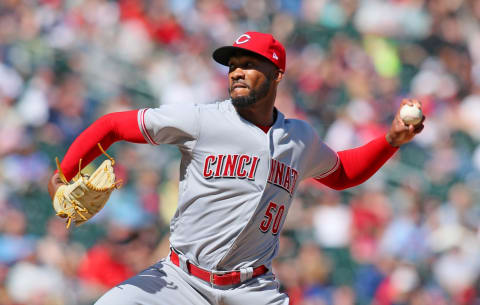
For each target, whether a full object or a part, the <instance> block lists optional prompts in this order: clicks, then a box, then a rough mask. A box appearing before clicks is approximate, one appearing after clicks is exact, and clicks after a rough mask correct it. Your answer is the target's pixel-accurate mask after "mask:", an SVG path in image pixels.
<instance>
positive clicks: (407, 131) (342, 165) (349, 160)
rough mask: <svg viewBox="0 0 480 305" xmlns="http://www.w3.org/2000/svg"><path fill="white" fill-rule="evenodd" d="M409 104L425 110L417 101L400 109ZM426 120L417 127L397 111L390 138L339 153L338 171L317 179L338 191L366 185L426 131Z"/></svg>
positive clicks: (410, 102) (381, 138) (405, 101)
mask: <svg viewBox="0 0 480 305" xmlns="http://www.w3.org/2000/svg"><path fill="white" fill-rule="evenodd" d="M405 104H409V105H414V104H415V105H417V106H419V107H421V105H420V102H418V101H416V100H404V101H402V104H401V105H400V108H401V106H403V105H405ZM400 108H399V109H400ZM424 120H425V117H423V118H422V120H421V122H420V123H419V124H417V125H415V126H413V125H406V124H405V123H404V122H403V121H402V120H401V118H400V113H399V111H397V113H396V115H395V118H394V119H393V122H392V124H391V126H390V130H389V131H388V133H387V134H386V135H384V136H381V137H379V138H377V139H374V140H373V141H371V142H369V143H367V144H365V145H363V146H360V147H357V148H353V149H348V150H344V151H340V152H338V162H339V165H338V167H337V169H336V170H335V171H333V172H332V173H330V174H329V175H328V176H326V177H322V178H316V179H315V180H317V181H318V182H320V183H322V184H324V185H326V186H328V187H331V188H333V189H336V190H343V189H346V188H349V187H353V186H356V185H359V184H361V183H363V182H365V181H366V180H367V179H368V178H370V177H371V176H373V174H375V173H376V172H377V171H378V170H379V169H380V168H381V167H382V165H383V164H385V162H387V161H388V159H390V158H391V157H392V156H393V155H394V154H395V152H396V151H397V150H398V148H399V147H400V146H401V145H403V144H405V143H408V142H410V141H411V140H412V139H413V138H414V137H415V135H417V134H418V133H420V132H421V131H422V130H423V128H424V125H423V122H424Z"/></svg>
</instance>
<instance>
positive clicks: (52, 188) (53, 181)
mask: <svg viewBox="0 0 480 305" xmlns="http://www.w3.org/2000/svg"><path fill="white" fill-rule="evenodd" d="M63 184H64V183H63V182H62V180H61V179H60V175H59V174H58V172H55V173H53V175H52V177H50V181H49V182H48V194H50V197H51V198H52V200H53V197H55V193H56V192H57V189H58V188H59V187H60V186H61V185H63Z"/></svg>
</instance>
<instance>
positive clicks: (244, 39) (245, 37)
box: [235, 34, 252, 44]
mask: <svg viewBox="0 0 480 305" xmlns="http://www.w3.org/2000/svg"><path fill="white" fill-rule="evenodd" d="M251 38H252V37H250V35H248V34H242V35H241V36H240V37H238V38H237V40H235V43H236V44H242V43H245V42H247V41H249V40H250V39H251Z"/></svg>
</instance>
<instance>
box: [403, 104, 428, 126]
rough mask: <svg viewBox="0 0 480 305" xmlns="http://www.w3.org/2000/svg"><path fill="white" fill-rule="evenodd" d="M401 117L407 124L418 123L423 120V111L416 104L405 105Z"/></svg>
mask: <svg viewBox="0 0 480 305" xmlns="http://www.w3.org/2000/svg"><path fill="white" fill-rule="evenodd" d="M400 118H401V119H402V121H403V122H404V123H405V124H406V125H416V124H418V123H420V122H421V121H422V118H423V113H422V110H421V109H420V108H419V107H418V106H416V105H413V106H410V105H403V106H402V108H401V109H400Z"/></svg>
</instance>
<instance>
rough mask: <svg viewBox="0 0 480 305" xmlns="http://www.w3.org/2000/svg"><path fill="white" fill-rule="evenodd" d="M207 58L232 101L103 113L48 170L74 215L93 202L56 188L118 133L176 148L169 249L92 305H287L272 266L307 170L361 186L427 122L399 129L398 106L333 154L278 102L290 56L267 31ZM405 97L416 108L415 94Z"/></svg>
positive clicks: (337, 184) (67, 213)
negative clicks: (374, 129) (221, 73)
mask: <svg viewBox="0 0 480 305" xmlns="http://www.w3.org/2000/svg"><path fill="white" fill-rule="evenodd" d="M213 59H214V60H215V61H217V62H218V63H220V64H222V65H226V66H228V68H229V70H228V82H229V93H230V99H228V100H225V101H222V102H217V103H214V104H207V105H188V106H186V105H181V106H176V105H165V106H160V107H159V108H155V109H141V110H134V111H126V112H118V113H111V114H108V115H105V116H103V117H101V118H100V119H98V120H97V121H96V122H94V123H93V124H92V125H91V126H90V127H89V128H87V129H86V130H85V131H84V132H83V133H82V134H81V135H80V136H79V137H78V138H77V139H76V140H75V141H74V143H73V144H72V145H71V147H70V148H69V150H68V152H67V154H66V155H65V157H64V159H63V161H62V163H61V164H60V165H59V169H60V171H59V172H56V173H55V174H54V175H52V178H51V180H50V183H49V192H50V194H51V196H52V198H54V199H55V196H57V199H56V200H57V205H56V206H55V207H56V210H57V212H59V210H61V211H60V212H59V216H62V217H67V218H68V219H69V220H72V219H73V221H74V222H75V223H77V222H78V223H81V222H84V221H86V220H88V218H89V217H91V216H93V215H94V213H95V212H96V210H95V211H93V212H91V213H90V212H89V209H88V208H86V207H85V205H83V204H82V194H83V193H82V192H80V195H79V194H77V193H78V192H77V193H75V192H76V190H78V189H79V188H80V187H79V186H76V187H70V188H71V189H72V190H70V191H68V190H64V191H63V192H59V191H57V190H58V189H59V188H62V187H63V188H64V189H65V188H66V187H69V186H70V185H71V184H68V181H70V180H71V179H72V178H73V177H74V176H75V175H77V173H78V171H79V167H80V168H81V167H83V166H84V165H87V164H88V163H90V162H91V161H92V160H93V159H95V158H96V157H97V156H99V155H100V154H101V153H102V147H103V149H105V150H106V149H107V148H108V147H109V146H110V145H111V144H112V143H114V142H116V141H120V140H123V141H129V142H134V143H148V144H151V145H160V144H171V145H176V146H177V147H178V149H179V150H180V152H181V154H182V160H181V165H180V181H179V183H180V185H179V192H180V193H179V200H178V207H177V210H176V213H175V215H174V216H173V218H172V220H171V224H170V231H171V235H170V245H171V251H170V254H169V255H168V257H166V258H163V259H161V260H160V261H159V262H158V263H156V264H155V265H153V266H151V267H150V268H148V269H146V270H145V271H142V272H141V273H139V274H138V275H136V276H134V277H133V278H131V279H128V280H126V281H125V282H123V283H121V284H119V285H118V286H116V287H114V288H112V289H111V290H110V291H108V292H107V293H106V294H105V295H103V296H102V297H101V298H100V299H99V300H98V301H97V303H96V304H97V305H107V304H116V305H134V304H144V305H160V304H162V305H164V304H172V305H179V304H185V305H190V304H228V305H245V304H251V305H253V304H271V305H273V304H288V302H289V301H288V296H287V295H285V294H283V293H281V292H279V284H278V282H277V281H276V280H275V276H274V274H273V273H272V270H271V262H272V259H273V258H274V257H275V255H276V254H277V251H278V237H279V234H280V232H281V230H282V226H283V223H284V221H285V218H286V216H287V213H288V210H289V209H290V205H291V203H292V198H293V196H294V195H295V192H296V190H297V188H298V184H299V182H300V181H302V180H304V179H306V178H311V177H313V178H315V179H316V180H317V181H318V182H319V183H322V184H325V185H327V186H329V187H331V188H334V189H337V190H341V189H345V188H348V187H352V186H355V185H358V184H360V183H362V182H363V181H365V180H366V179H368V178H369V177H370V176H372V175H373V174H374V173H375V172H376V171H377V170H378V169H379V168H380V167H381V166H382V165H383V164H384V163H385V162H386V161H387V160H388V159H389V158H390V157H391V156H392V155H393V154H394V153H395V152H396V151H397V149H398V147H399V146H401V145H402V144H404V143H407V142H409V141H410V140H412V139H413V137H414V136H415V135H416V134H418V133H419V132H420V131H421V130H422V129H423V119H424V118H423V119H422V120H421V122H420V123H419V124H417V125H415V126H414V125H407V124H405V123H404V122H403V121H402V120H401V119H400V116H399V113H398V112H397V114H396V116H395V119H394V120H393V122H392V124H391V127H390V129H389V131H388V133H386V134H385V135H383V136H381V137H379V138H377V139H374V140H373V141H371V142H369V143H367V144H365V145H364V146H361V147H358V148H354V149H350V150H345V151H340V152H335V151H333V150H332V149H330V148H329V147H328V146H327V145H325V144H324V143H323V142H322V141H321V140H320V139H319V137H318V135H317V134H316V132H315V131H314V129H313V128H312V127H311V126H310V125H309V124H308V123H306V122H304V121H301V120H294V119H286V118H285V117H284V115H283V114H282V113H281V112H280V111H278V110H277V109H276V108H275V106H274V103H275V95H276V92H277V86H278V85H279V83H280V82H281V80H282V77H283V75H284V73H285V62H286V54H285V49H284V47H283V46H282V44H281V43H279V42H278V41H277V40H276V39H275V38H274V37H273V36H272V35H270V34H264V33H258V32H246V33H244V34H243V35H241V36H240V37H238V38H237V39H236V40H235V42H234V43H233V45H232V46H225V47H221V48H219V49H217V50H215V51H214V53H213ZM404 104H409V105H416V106H417V107H421V105H420V103H419V102H418V101H416V100H404V101H403V102H402V105H404ZM79 160H82V163H81V166H79ZM61 177H63V178H61ZM109 177H110V178H111V176H109ZM76 180H77V181H78V180H79V177H77V179H76ZM85 183H86V182H85ZM112 183H114V181H113V180H112V181H111V183H110V185H111V184H112ZM82 190H84V191H85V192H86V191H87V189H86V188H83V189H82ZM59 193H60V194H59ZM102 206H103V205H102ZM62 209H63V210H62ZM62 213H63V214H62ZM80 214H81V215H83V217H82V216H81V215H80ZM85 218H86V219H85Z"/></svg>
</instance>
